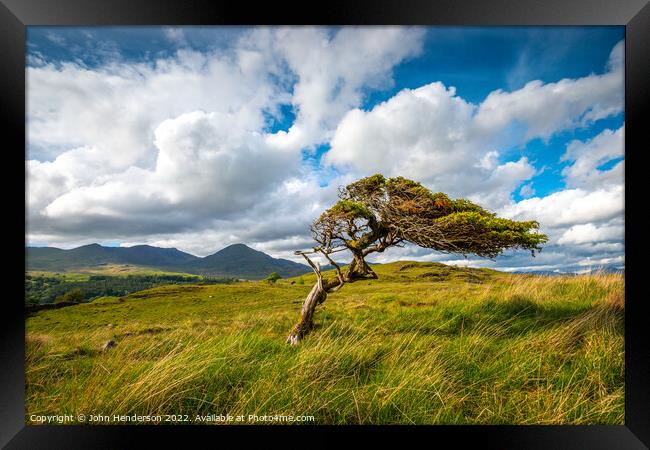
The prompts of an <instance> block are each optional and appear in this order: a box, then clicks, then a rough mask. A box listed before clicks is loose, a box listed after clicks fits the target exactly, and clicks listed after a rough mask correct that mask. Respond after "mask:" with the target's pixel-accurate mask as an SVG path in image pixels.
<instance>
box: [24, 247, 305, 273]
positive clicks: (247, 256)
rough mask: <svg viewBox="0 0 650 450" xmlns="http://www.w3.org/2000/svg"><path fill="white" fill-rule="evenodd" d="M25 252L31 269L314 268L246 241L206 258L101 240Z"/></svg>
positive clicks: (213, 270) (228, 270)
mask: <svg viewBox="0 0 650 450" xmlns="http://www.w3.org/2000/svg"><path fill="white" fill-rule="evenodd" d="M25 256H26V258H27V269H28V270H43V271H50V272H64V271H71V270H74V269H92V268H94V267H95V268H98V267H101V266H104V265H109V264H118V265H119V264H130V265H136V266H143V267H148V268H151V269H157V270H165V271H175V272H186V273H193V274H200V275H212V276H222V277H230V278H246V279H261V278H265V277H266V276H268V275H269V274H270V273H271V272H277V273H278V274H279V275H280V276H282V277H285V278H286V277H293V276H297V275H302V274H304V273H308V272H311V269H310V268H309V267H308V266H306V265H304V264H298V263H295V262H293V261H289V260H287V259H278V258H273V257H271V256H269V255H267V254H266V253H263V252H260V251H257V250H253V249H252V248H250V247H248V246H246V245H244V244H234V245H230V246H228V247H226V248H224V249H222V250H220V251H218V252H217V253H215V254H213V255H210V256H206V257H204V258H200V257H198V256H194V255H191V254H189V253H185V252H182V251H180V250H177V249H175V248H159V247H153V246H150V245H135V246H133V247H103V246H101V245H99V244H90V245H84V246H82V247H77V248H73V249H70V250H63V249H60V248H53V247H27V248H26V249H25Z"/></svg>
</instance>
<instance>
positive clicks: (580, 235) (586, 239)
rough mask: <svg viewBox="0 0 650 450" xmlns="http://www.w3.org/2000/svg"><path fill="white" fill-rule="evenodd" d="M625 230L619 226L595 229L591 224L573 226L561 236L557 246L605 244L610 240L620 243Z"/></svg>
mask: <svg viewBox="0 0 650 450" xmlns="http://www.w3.org/2000/svg"><path fill="white" fill-rule="evenodd" d="M624 234H625V229H624V228H623V226H622V225H619V226H601V227H597V226H595V225H594V224H592V223H586V224H584V225H574V226H572V227H571V228H569V229H568V230H567V231H565V232H564V234H562V236H561V237H560V239H558V241H557V243H558V244H586V243H594V242H606V241H610V240H616V241H622V240H623V236H624Z"/></svg>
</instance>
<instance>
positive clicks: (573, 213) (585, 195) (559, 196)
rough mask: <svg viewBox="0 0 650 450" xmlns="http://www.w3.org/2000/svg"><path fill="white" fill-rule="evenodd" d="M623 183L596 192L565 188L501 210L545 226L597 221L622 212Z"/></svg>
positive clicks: (504, 213)
mask: <svg viewBox="0 0 650 450" xmlns="http://www.w3.org/2000/svg"><path fill="white" fill-rule="evenodd" d="M624 207H625V202H624V196H623V186H622V185H617V186H611V187H608V188H604V189H597V190H594V191H591V192H590V191H586V190H584V189H566V190H563V191H560V192H556V193H553V194H550V195H547V196H545V197H534V198H529V199H526V200H522V201H520V202H518V203H513V204H510V205H506V206H505V207H503V208H502V209H501V210H500V211H499V213H500V214H501V215H503V216H504V217H508V218H511V219H515V220H538V221H539V222H540V223H541V224H543V225H544V226H546V227H551V228H554V227H560V226H572V225H578V224H584V223H598V222H604V221H607V220H611V219H613V218H616V217H621V216H622V215H623V211H624Z"/></svg>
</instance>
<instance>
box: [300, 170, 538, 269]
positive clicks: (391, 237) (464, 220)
mask: <svg viewBox="0 0 650 450" xmlns="http://www.w3.org/2000/svg"><path fill="white" fill-rule="evenodd" d="M339 198H340V200H339V201H338V202H337V203H336V204H335V205H334V206H332V207H331V208H329V209H328V210H326V211H325V212H324V213H323V214H322V215H321V216H320V217H319V218H318V219H317V220H316V221H315V222H314V223H313V225H312V228H311V230H312V234H313V236H314V239H315V240H316V241H317V242H318V243H319V244H320V248H322V249H325V250H326V251H332V250H334V249H335V248H338V247H345V248H347V249H349V250H351V251H352V252H353V253H354V254H357V255H360V256H361V257H363V256H366V255H367V254H369V253H372V252H375V251H379V252H381V251H383V250H384V249H386V248H388V247H390V246H394V245H401V244H402V243H407V242H410V243H413V244H416V245H418V246H420V247H424V248H430V249H433V250H437V251H440V252H444V253H461V254H476V255H478V256H482V257H490V258H493V257H495V256H497V255H499V254H501V253H502V252H503V251H504V250H506V249H525V250H530V251H531V253H532V255H533V256H534V255H535V251H536V250H537V251H540V250H541V245H542V244H543V243H545V242H546V241H547V239H548V238H547V236H546V235H544V234H542V233H540V232H539V230H538V229H539V223H538V222H537V221H534V220H532V221H514V220H510V219H505V218H500V217H497V216H496V214H495V213H492V212H490V211H487V210H486V209H484V208H483V207H481V206H480V205H477V204H475V203H472V202H471V201H469V200H466V199H462V198H461V199H455V200H454V199H451V198H449V196H447V195H446V194H444V193H442V192H435V193H434V192H431V191H430V190H429V189H427V188H426V187H425V186H423V185H422V184H420V183H418V182H416V181H413V180H409V179H406V178H403V177H395V178H385V177H384V176H383V175H381V174H376V175H372V176H370V177H366V178H362V179H360V180H358V181H355V182H354V183H351V184H349V185H347V186H346V187H344V188H341V189H340V190H339Z"/></svg>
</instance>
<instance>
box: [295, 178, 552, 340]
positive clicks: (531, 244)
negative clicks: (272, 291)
mask: <svg viewBox="0 0 650 450" xmlns="http://www.w3.org/2000/svg"><path fill="white" fill-rule="evenodd" d="M538 228H539V224H538V223H537V222H536V221H526V222H517V221H514V220H509V219H503V218H500V217H496V214H494V213H492V212H489V211H487V210H485V209H483V208H482V207H481V206H479V205H476V204H474V203H472V202H470V201H468V200H465V199H457V200H451V199H450V198H449V197H448V196H447V195H445V194H443V193H441V192H438V193H432V192H431V191H430V190H429V189H427V188H426V187H424V186H422V185H421V184H420V183H417V182H415V181H412V180H408V179H406V178H402V177H396V178H388V179H386V178H385V177H384V176H383V175H380V174H377V175H373V176H370V177H367V178H362V179H360V180H358V181H356V182H354V183H351V184H349V185H347V186H345V187H343V188H340V189H339V201H338V202H337V203H336V204H335V205H334V206H332V207H331V208H329V209H328V210H326V211H325V212H324V213H323V214H321V216H320V217H319V218H318V219H316V221H315V222H314V223H313V224H312V226H311V232H312V235H313V237H314V240H315V241H316V242H317V246H315V247H314V248H313V250H311V251H297V252H295V253H296V255H302V256H303V257H304V258H305V259H306V260H307V263H309V265H310V266H311V268H312V269H313V270H314V272H315V273H316V284H315V285H314V287H313V288H312V290H311V291H310V293H309V295H308V296H307V298H306V299H305V301H304V303H303V305H302V309H301V313H300V320H299V321H298V323H297V324H296V325H295V326H294V328H293V329H292V331H291V334H290V335H289V337H288V338H287V342H288V343H290V344H292V345H295V344H297V343H298V342H300V340H301V339H302V338H303V337H304V336H305V334H306V333H307V332H309V330H310V329H311V328H312V327H313V324H314V322H313V316H314V311H315V310H316V306H318V305H319V304H321V303H323V302H324V301H325V299H326V298H327V294H328V293H330V292H335V291H337V290H339V289H341V287H343V285H344V284H345V283H351V282H354V281H357V280H363V279H371V278H377V274H376V273H375V272H374V271H373V270H372V268H371V267H370V266H369V265H368V263H367V262H366V261H365V258H366V257H367V256H368V255H370V254H371V253H375V252H383V251H384V250H386V249H387V248H389V247H393V246H401V245H404V244H406V243H412V244H415V245H418V246H420V247H424V248H430V249H433V250H437V251H439V252H442V253H459V254H463V255H468V254H474V255H478V256H481V257H487V258H494V257H495V256H497V255H499V254H501V253H502V252H503V251H504V250H506V249H524V250H530V251H531V253H532V256H535V250H537V251H540V250H541V244H543V243H544V242H546V241H547V239H548V238H547V236H546V235H544V234H541V233H539V231H538ZM345 250H349V251H350V252H351V253H352V261H351V262H350V264H349V266H348V267H347V270H346V271H345V273H343V271H342V270H341V267H340V266H339V265H338V264H337V263H336V262H334V260H333V259H332V257H331V256H330V255H332V254H333V253H336V252H340V251H345ZM309 254H320V255H322V256H323V257H324V258H325V259H326V260H327V261H329V263H330V264H331V265H332V266H333V267H334V268H335V269H336V278H335V279H331V278H330V279H325V278H324V277H323V274H322V273H321V270H320V265H319V264H318V262H314V261H312V260H311V259H310V258H309V257H308V256H307V255H309Z"/></svg>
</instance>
